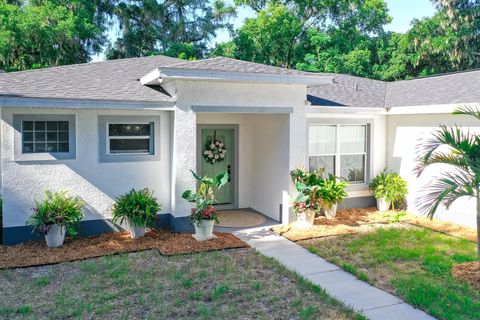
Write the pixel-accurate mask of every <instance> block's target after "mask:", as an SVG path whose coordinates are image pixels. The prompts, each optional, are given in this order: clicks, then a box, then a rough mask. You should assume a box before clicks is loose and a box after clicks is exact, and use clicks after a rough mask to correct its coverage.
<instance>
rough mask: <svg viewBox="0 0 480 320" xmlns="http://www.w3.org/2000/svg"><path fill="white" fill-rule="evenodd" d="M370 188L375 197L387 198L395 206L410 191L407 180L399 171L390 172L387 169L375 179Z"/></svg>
mask: <svg viewBox="0 0 480 320" xmlns="http://www.w3.org/2000/svg"><path fill="white" fill-rule="evenodd" d="M370 188H371V189H372V191H373V194H374V195H375V198H377V199H380V198H385V199H387V200H388V201H390V202H391V203H392V206H393V208H395V203H398V202H402V201H403V200H404V199H405V197H406V195H407V193H408V188H407V182H406V181H405V180H403V179H402V177H400V175H398V174H397V173H394V172H388V171H387V170H386V169H384V170H383V171H382V172H380V173H379V174H378V175H377V176H376V177H375V178H374V179H373V181H372V183H370Z"/></svg>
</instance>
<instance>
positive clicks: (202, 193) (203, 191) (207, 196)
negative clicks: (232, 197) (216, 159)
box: [182, 170, 228, 224]
mask: <svg viewBox="0 0 480 320" xmlns="http://www.w3.org/2000/svg"><path fill="white" fill-rule="evenodd" d="M190 171H191V170H190ZM191 172H192V174H193V176H194V178H195V180H196V181H197V192H196V193H194V192H193V191H192V190H187V191H185V192H184V193H183V194H182V198H184V199H185V200H188V201H192V202H195V208H192V212H191V214H190V221H191V222H192V223H193V224H197V223H198V222H199V221H201V220H215V222H216V223H218V222H219V219H218V215H217V210H216V209H215V207H214V206H213V205H214V204H215V203H216V202H217V200H216V199H215V190H218V189H220V188H222V187H223V186H224V185H225V184H227V182H228V173H227V172H226V171H225V172H222V173H220V174H218V175H217V176H215V177H214V178H209V177H207V176H204V177H200V176H199V175H197V174H196V173H195V172H193V171H191Z"/></svg>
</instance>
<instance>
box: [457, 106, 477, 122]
mask: <svg viewBox="0 0 480 320" xmlns="http://www.w3.org/2000/svg"><path fill="white" fill-rule="evenodd" d="M453 114H456V115H467V116H472V117H475V118H477V119H478V120H480V109H479V106H478V105H472V104H464V105H462V106H460V107H458V108H457V109H455V111H453Z"/></svg>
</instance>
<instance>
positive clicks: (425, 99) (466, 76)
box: [385, 70, 480, 107]
mask: <svg viewBox="0 0 480 320" xmlns="http://www.w3.org/2000/svg"><path fill="white" fill-rule="evenodd" d="M468 102H480V70H474V71H466V72H458V73H451V74H444V75H438V76H432V77H425V78H418V79H413V80H403V81H397V82H389V83H388V85H387V93H386V97H385V106H387V107H400V106H422V105H435V104H455V103H468Z"/></svg>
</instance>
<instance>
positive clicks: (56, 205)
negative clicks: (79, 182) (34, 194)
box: [27, 191, 85, 248]
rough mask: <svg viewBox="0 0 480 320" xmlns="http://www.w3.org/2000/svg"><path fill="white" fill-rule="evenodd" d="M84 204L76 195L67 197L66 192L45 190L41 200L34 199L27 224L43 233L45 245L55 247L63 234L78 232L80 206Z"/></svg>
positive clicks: (80, 218)
mask: <svg viewBox="0 0 480 320" xmlns="http://www.w3.org/2000/svg"><path fill="white" fill-rule="evenodd" d="M84 205H85V203H84V202H83V200H81V199H80V198H78V197H69V196H68V195H67V193H66V192H55V193H52V192H50V191H46V192H45V198H44V199H43V200H42V201H35V208H33V211H34V213H33V215H32V216H31V217H30V218H29V219H28V221H27V224H28V225H30V226H32V227H33V229H34V230H36V231H37V232H39V233H40V234H43V235H45V240H46V242H47V246H48V247H50V248H57V247H60V246H62V245H63V241H64V240H65V234H66V233H67V232H68V234H69V235H71V236H76V235H77V234H78V231H77V228H76V226H77V224H78V222H80V220H82V218H83V213H82V208H83V206H84Z"/></svg>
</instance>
